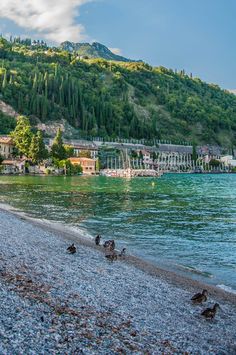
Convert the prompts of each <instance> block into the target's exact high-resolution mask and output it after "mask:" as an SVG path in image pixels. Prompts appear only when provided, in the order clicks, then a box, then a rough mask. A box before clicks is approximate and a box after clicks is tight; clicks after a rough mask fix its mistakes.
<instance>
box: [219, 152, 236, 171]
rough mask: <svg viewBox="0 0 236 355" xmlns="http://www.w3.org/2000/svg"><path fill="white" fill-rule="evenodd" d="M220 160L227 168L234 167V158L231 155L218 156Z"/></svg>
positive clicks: (235, 161) (235, 163)
mask: <svg viewBox="0 0 236 355" xmlns="http://www.w3.org/2000/svg"><path fill="white" fill-rule="evenodd" d="M220 162H221V163H223V164H224V165H225V166H227V167H229V168H236V159H233V156H232V155H225V156H223V157H221V158H220Z"/></svg>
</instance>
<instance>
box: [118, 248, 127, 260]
mask: <svg viewBox="0 0 236 355" xmlns="http://www.w3.org/2000/svg"><path fill="white" fill-rule="evenodd" d="M125 254H126V248H123V249H122V250H121V252H120V254H119V256H120V257H121V258H123V257H124V256H125Z"/></svg>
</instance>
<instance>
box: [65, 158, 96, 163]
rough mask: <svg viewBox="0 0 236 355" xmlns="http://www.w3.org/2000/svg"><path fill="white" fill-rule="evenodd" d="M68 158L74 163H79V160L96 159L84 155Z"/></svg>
mask: <svg viewBox="0 0 236 355" xmlns="http://www.w3.org/2000/svg"><path fill="white" fill-rule="evenodd" d="M68 160H70V161H71V162H74V163H79V162H80V161H90V162H94V161H96V159H91V158H86V157H81V158H80V157H78V158H74V157H72V158H68Z"/></svg>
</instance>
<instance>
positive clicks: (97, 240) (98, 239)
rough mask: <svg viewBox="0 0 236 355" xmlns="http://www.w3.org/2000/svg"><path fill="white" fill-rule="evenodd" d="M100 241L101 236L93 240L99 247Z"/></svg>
mask: <svg viewBox="0 0 236 355" xmlns="http://www.w3.org/2000/svg"><path fill="white" fill-rule="evenodd" d="M100 241H101V236H100V235H99V234H98V235H97V236H96V238H95V244H96V245H100Z"/></svg>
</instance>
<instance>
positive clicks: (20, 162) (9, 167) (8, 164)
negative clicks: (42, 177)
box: [1, 159, 26, 174]
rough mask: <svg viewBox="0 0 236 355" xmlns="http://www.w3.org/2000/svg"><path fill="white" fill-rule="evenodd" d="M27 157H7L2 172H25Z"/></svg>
mask: <svg viewBox="0 0 236 355" xmlns="http://www.w3.org/2000/svg"><path fill="white" fill-rule="evenodd" d="M25 162H26V159H5V160H3V162H2V164H1V165H2V170H1V173H2V174H24V173H25Z"/></svg>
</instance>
